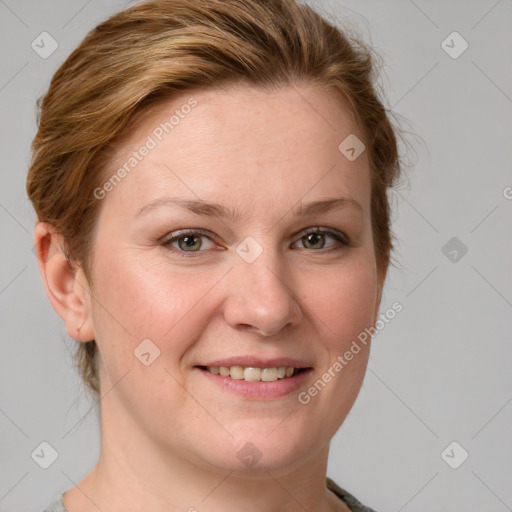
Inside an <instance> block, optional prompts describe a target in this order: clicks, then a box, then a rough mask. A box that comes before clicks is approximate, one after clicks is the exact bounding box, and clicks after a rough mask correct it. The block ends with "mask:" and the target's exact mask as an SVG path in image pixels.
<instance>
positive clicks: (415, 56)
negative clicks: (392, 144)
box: [0, 0, 512, 512]
mask: <svg viewBox="0 0 512 512" xmlns="http://www.w3.org/2000/svg"><path fill="white" fill-rule="evenodd" d="M132 3H133V2H122V1H120V0H109V1H100V0H89V1H69V0H67V1H65V0H45V1H44V2H42V1H37V0H30V1H29V0H23V1H17V2H15V1H14V0H0V27H1V30H0V38H1V44H0V61H1V75H0V119H1V134H0V145H1V151H0V156H1V187H0V226H1V232H0V233H1V234H0V236H1V246H0V247H1V252H2V264H1V267H0V308H1V309H0V311H1V312H0V315H1V317H0V329H1V358H0V365H1V374H0V379H1V381H0V382H1V396H0V430H1V446H0V450H1V452H0V460H1V463H0V510H1V511H2V512H6V511H11V510H18V511H20V512H36V511H39V510H41V509H42V508H43V507H45V506H46V505H48V504H49V503H50V502H51V501H52V500H53V499H54V498H55V497H56V495H57V494H58V493H59V492H61V491H63V490H66V489H68V488H70V487H72V486H73V485H74V483H76V482H78V481H79V480H80V479H82V478H83V476H85V474H86V473H87V472H88V471H89V470H90V469H91V468H92V466H93V465H94V464H95V462H96V460H97V457H98V455H99V429H98V416H97V414H96V412H95V410H94V408H93V409H91V406H92V403H91V402H90V401H87V400H86V399H85V398H84V396H83V395H81V394H80V389H81V388H80V386H79V380H78V377H77V375H76V373H75V372H74V370H73V369H72V365H71V361H70V358H69V355H68V352H69V351H70V349H71V347H72V343H74V342H73V341H72V340H70V339H69V338H68V337H67V336H66V333H65V331H64V328H63V325H62V322H61V320H60V318H59V317H58V316H57V315H56V313H55V312H54V311H53V309H52V307H51V305H50V303H49V301H48V300H47V297H46V294H45V292H44V289H43V285H42V282H41V278H40V275H39V271H38V267H37V263H36V258H35V256H34V253H33V251H32V246H33V241H32V240H33V239H32V230H33V225H34V221H35V215H34V212H33V209H32V206H31V204H30V203H29V201H28V199H27V197H26V194H25V179H26V173H27V169H28V163H29V155H30V143H31V140H32V138H33V137H34V135H35V132H36V117H35V113H36V110H35V102H36V99H37V98H38V97H39V96H40V95H41V94H43V93H44V92H45V91H46V89H47V87H48V84H49V80H50V78H51V76H52V75H53V73H54V72H55V71H56V69H57V68H58V66H59V65H60V63H61V62H62V61H64V59H65V58H66V57H67V56H68V55H69V53H70V52H71V50H72V49H74V48H75V47H76V46H77V45H78V44H79V42H80V41H81V40H82V38H83V37H84V36H85V34H86V33H87V31H88V30H90V29H91V28H92V27H93V26H95V25H96V24H98V23H99V22H100V21H102V20H103V19H104V18H106V17H107V16H108V15H110V14H112V13H114V12H116V11H119V10H121V9H123V8H125V7H127V6H128V5H130V4H132ZM309 3H311V4H312V5H314V6H316V7H317V8H318V9H319V10H320V11H321V12H322V13H324V14H325V15H326V16H328V17H329V18H330V19H331V20H334V21H335V22H336V23H339V24H341V25H342V26H348V27H350V29H351V30H356V31H357V32H358V33H359V34H360V36H361V37H362V38H363V39H364V40H365V41H366V42H369V43H371V44H372V45H373V46H374V48H375V50H376V51H377V52H378V53H379V54H380V55H381V56H382V58H383V61H384V67H383V69H382V73H381V76H382V85H383V87H384V90H385V94H386V99H385V102H386V106H387V107H388V108H389V109H390V110H392V111H393V112H394V113H396V114H397V115H399V116H403V118H405V119H406V120H408V121H409V123H408V124H407V125H406V128H407V129H409V130H410V131H412V132H413V133H415V134H416V135H417V137H412V138H410V140H411V142H412V143H413V146H414V147H415V152H412V151H410V152H409V153H408V155H409V157H408V158H409V160H410V163H411V164H412V165H411V167H410V169H409V170H408V171H407V174H408V176H409V178H408V183H407V184H406V186H404V187H402V188H401V189H399V190H397V191H395V192H393V193H392V204H393V207H394V209H395V210H394V215H393V231H394V232H395V234H396V236H397V238H398V240H399V242H398V245H397V251H396V252H395V254H394V258H395V261H396V262H397V266H396V267H391V268H390V271H389V277H388V279H387V281H386V286H385V290H384V296H383V301H382V306H381V310H382V311H385V310H387V309H388V308H389V307H390V306H391V304H393V303H394V302H395V301H398V302H400V303H401V304H402V305H403V310H402V311H401V312H400V313H399V314H398V315H396V317H395V318H394V319H393V320H392V321H391V322H389V323H388V324H387V325H386V327H385V328H384V329H382V331H380V332H379V334H377V335H376V337H375V339H374V342H373V346H372V353H371V358H370V363H369V368H368V372H367V376H366V379H365V382H364V384H363V387H362V390H361V393H360V395H359V398H358V400H357V402H356V404H355V406H354V408H353V409H352V411H351V413H350V415H349V416H348V418H347V420H346V421H345V423H344V424H343V426H342V427H341V428H340V430H339V431H338V433H337V434H336V436H335V437H334V439H333V441H332V449H331V456H330V461H329V468H328V475H329V476H330V477H331V478H333V479H334V480H335V481H336V482H337V483H339V484H340V485H342V486H343V487H345V488H346V489H348V490H349V491H350V492H352V493H353V494H355V495H356V496H357V497H358V498H359V499H360V500H361V501H363V503H365V504H367V505H369V506H372V507H374V508H375V509H377V510H378V511H379V512H382V511H397V512H398V511H405V512H414V511H417V512H420V511H427V510H428V511H429V512H436V511H452V512H457V511H461V512H462V511H464V512H471V511H482V510H485V511H486V512H494V511H495V512H502V511H503V512H505V511H507V510H512V438H511V436H510V432H511V431H512V429H511V426H512V403H511V401H512V372H511V363H512V358H511V355H512V344H511V334H510V333H511V327H512V322H511V308H512V286H511V285H512V272H511V261H512V258H511V253H512V250H511V249H512V237H511V224H512V223H511V219H512V217H511V209H512V200H511V197H512V188H511V187H512V173H511V161H512V138H511V136H512V123H511V121H512V115H511V114H512V80H511V78H512V73H511V71H512V59H511V55H512V32H511V31H510V26H511V21H512V2H511V1H510V0H501V1H495V0H492V1H491V0H489V1H487V0H478V1H476V0H472V1H462V0H461V1H453V0H452V1H447V0H443V1H441V0H438V1H433V0H415V1H412V0H411V1H408V0H385V1H384V0H340V1H334V0H333V1H330V2H329V1H327V0H325V1H311V2H309ZM42 32H47V33H48V34H49V35H50V36H51V38H52V39H53V40H54V41H55V43H53V42H52V40H51V39H46V41H47V42H48V44H45V48H46V50H45V51H47V52H49V51H51V50H52V46H51V45H52V44H53V45H55V44H57V45H58V47H56V49H55V51H53V53H51V55H44V52H42V49H41V48H39V51H36V50H35V49H33V47H34V46H35V45H33V41H36V42H37V41H40V38H41V37H46V38H48V36H47V35H44V36H41V33H42ZM454 32H456V34H454ZM466 46H467V48H466ZM36 48H37V47H36ZM41 53H43V55H41ZM43 57H45V58H43ZM42 442H47V443H49V444H50V445H51V446H52V447H54V449H55V450H56V451H57V454H58V458H57V459H56V460H55V462H54V463H53V464H52V465H51V466H50V467H49V468H47V469H43V468H41V467H40V466H39V465H38V464H37V463H36V462H35V460H34V459H33V457H32V455H31V454H32V453H33V452H34V450H36V449H38V448H39V447H40V446H41V443H42ZM454 443H455V444H454ZM43 446H46V445H43ZM466 456H467V458H466V459H465V460H464V458H465V457H466Z"/></svg>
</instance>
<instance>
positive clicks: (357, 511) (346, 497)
mask: <svg viewBox="0 0 512 512" xmlns="http://www.w3.org/2000/svg"><path fill="white" fill-rule="evenodd" d="M327 489H329V490H330V491H332V492H333V493H334V494H336V496H338V497H339V498H340V499H341V500H342V501H344V502H345V503H346V504H347V506H348V508H350V510H351V511H352V512H376V511H375V510H373V509H372V508H370V507H366V506H365V505H363V504H362V503H361V502H360V501H359V500H358V499H357V498H356V497H355V496H353V495H352V494H350V493H349V492H348V491H345V489H342V488H341V487H340V486H339V485H338V484H336V483H335V482H334V481H333V480H331V479H330V478H329V477H327Z"/></svg>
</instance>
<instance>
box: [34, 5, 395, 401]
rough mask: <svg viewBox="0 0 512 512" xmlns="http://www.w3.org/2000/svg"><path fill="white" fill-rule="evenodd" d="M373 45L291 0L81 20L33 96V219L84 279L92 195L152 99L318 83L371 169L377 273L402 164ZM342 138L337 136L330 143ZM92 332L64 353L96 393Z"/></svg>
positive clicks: (140, 10)
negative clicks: (70, 45)
mask: <svg viewBox="0 0 512 512" xmlns="http://www.w3.org/2000/svg"><path fill="white" fill-rule="evenodd" d="M376 78H377V77H376V73H375V64H374V52H373V51H372V50H371V49H370V48H368V47H365V45H363V44H361V43H360V42H359V41H357V39H355V38H353V37H349V36H348V35H346V34H344V33H342V32H341V31H340V29H338V28H336V27H335V26H334V25H332V24H331V23H329V22H328V21H326V20H325V19H324V18H322V17H321V16H320V15H319V14H317V13H316V12H315V11H313V10H312V9H311V8H310V7H308V6H306V5H299V4H297V3H296V2H295V1H293V0H194V1H190V0H156V1H146V2H143V3H140V4H138V5H135V6H133V7H131V8H129V9H126V10H124V11H122V12H119V13H118V14H115V15H114V16H112V17H111V18H109V19H107V20H106V21H104V22H102V23H101V24H100V25H98V26H97V27H96V28H94V29H93V30H91V31H90V32H89V33H88V35H87V36H86V38H85V39H84V40H83V42H82V43H81V44H80V46H79V47H78V48H76V49H75V50H74V51H73V52H72V53H71V55H70V56H69V57H68V58H67V60H66V61H65V62H64V63H63V64H62V65H61V66H60V68H59V69H58V70H57V72H56V73H55V75H54V76H53V79H52V81H51V84H50V87H49V90H48V92H47V94H46V95H45V96H44V97H42V98H40V99H39V100H38V107H39V113H38V126H39V129H38V132H37V134H36V137H35V138H34V141H33V143H32V161H31V166H30V170H29V173H28V177H27V193H28V196H29V198H30V200H31V201H32V203H33V205H34V208H35V210H36V213H37V217H38V219H39V220H40V221H45V222H48V223H50V224H52V225H53V226H54V227H55V228H56V229H57V231H58V232H59V233H60V234H61V235H62V236H63V239H64V240H65V247H64V250H65V252H66V253H67V255H68V256H69V257H70V258H71V260H72V261H74V262H77V263H79V264H80V265H81V266H82V268H83V271H84V273H85V276H86V277H87V279H88V280H89V283H91V279H90V277H91V266H90V264H91V260H90V258H91V254H92V249H93V242H94V229H95V223H96V220H97V217H98V213H99V207H100V201H99V200H98V199H97V198H96V197H95V195H94V193H93V191H94V190H95V189H96V188H97V187H99V186H101V184H102V183H104V181H105V174H106V173H105V171H106V164H107V163H108V160H109V158H110V157H111V156H112V154H113V148H115V143H117V142H119V141H120V140H122V138H123V136H124V135H125V134H126V131H127V129H128V128H129V127H130V126H131V125H132V124H133V123H134V122H135V120H136V119H137V118H138V117H139V116H140V115H142V114H143V113H144V112H147V111H148V109H149V108H150V107H153V106H154V105H155V104H156V103H157V102H160V101H162V100H164V99H166V98H171V97H172V96H173V95H176V94H178V93H180V92H182V91H187V90H191V89H194V88H207V87H219V86H222V84H226V83H227V84H229V83H238V82H241V83H247V84H248V85H254V86H257V87H263V88H276V87H281V86H286V85H296V84H300V83H305V84H311V85H313V86H317V87H321V88H323V89H328V90H330V91H332V92H333V93H335V94H337V95H339V97H340V98H343V100H344V101H345V102H347V103H348V105H350V107H351V109H352V111H353V114H354V115H355V118H356V120H357V122H358V124H359V126H360V127H361V129H362V131H363V134H364V143H365V145H366V151H367V154H368V158H369V161H370V164H371V169H372V196H371V197H372V198H371V220H372V230H373V238H374V244H375V254H376V259H377V264H378V269H379V272H380V273H381V275H383V276H385V275H386V272H387V267H388V265H389V262H390V252H391V249H392V248H393V243H392V239H393V238H394V236H393V235H392V233H391V230H390V208H389V202H388V197H387V190H388V188H389V187H392V186H393V185H394V184H395V183H396V181H397V179H398V177H399V174H400V159H399V156H398V149H397V138H396V135H397V133H398V132H397V131H396V128H394V127H393V126H392V124H391V123H390V120H389V118H388V113H387V112H386V109H385V108H384V106H383V105H382V103H381V101H380V100H379V97H378V94H377V92H376V87H375V85H376ZM340 142H341V141H340ZM96 351H97V350H96V344H95V341H94V340H93V341H89V342H85V343H84V342H80V343H78V346H77V351H76V354H75V356H74V358H75V364H76V366H77V367H78V369H79V372H80V375H81V377H82V379H83V382H84V383H85V384H86V386H87V387H88V388H89V391H92V392H93V394H94V395H96V394H97V393H99V385H98V375H97V368H96V364H95V356H96Z"/></svg>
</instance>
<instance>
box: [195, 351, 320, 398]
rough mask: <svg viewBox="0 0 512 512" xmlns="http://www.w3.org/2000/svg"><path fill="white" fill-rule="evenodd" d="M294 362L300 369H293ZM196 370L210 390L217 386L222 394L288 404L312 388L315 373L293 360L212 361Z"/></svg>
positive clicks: (305, 365)
mask: <svg viewBox="0 0 512 512" xmlns="http://www.w3.org/2000/svg"><path fill="white" fill-rule="evenodd" d="M233 359H234V358H233ZM241 359H242V360H241ZM293 362H295V365H296V366H292V363H293ZM221 363H224V364H221ZM242 365H243V366H242ZM270 365H272V366H270ZM299 365H300V366H299ZM194 368H195V370H196V371H197V372H199V374H200V375H202V376H204V377H203V378H205V379H206V381H205V382H206V383H207V385H208V386H211V385H213V386H215V387H216V388H217V389H220V390H221V391H222V392H225V393H229V394H234V395H236V396H238V397H240V398H243V399H244V400H252V401H265V402H267V403H268V400H277V399H282V400H284V399H287V397H291V396H294V393H296V392H298V390H299V389H300V388H301V387H303V386H306V385H307V384H308V382H309V381H310V380H311V376H312V374H313V371H314V370H313V367H312V366H308V365H307V364H306V363H305V364H302V362H299V361H293V360H290V359H285V360H283V359H279V360H275V361H261V360H257V359H254V358H245V360H244V358H236V361H235V360H229V359H228V360H224V361H215V362H213V361H212V363H211V364H208V365H197V366H195V367H194Z"/></svg>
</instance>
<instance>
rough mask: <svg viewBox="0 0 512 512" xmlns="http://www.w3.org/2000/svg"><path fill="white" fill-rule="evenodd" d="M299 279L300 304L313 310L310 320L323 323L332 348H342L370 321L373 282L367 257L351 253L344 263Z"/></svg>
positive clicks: (372, 265)
mask: <svg viewBox="0 0 512 512" xmlns="http://www.w3.org/2000/svg"><path fill="white" fill-rule="evenodd" d="M302 279H303V285H302V289H303V290H304V303H305V304H306V305H307V306H308V307H309V308H310V309H311V310H312V311H313V313H314V315H313V321H314V322H315V323H316V324H318V325H319V326H322V325H323V331H325V334H326V339H328V340H330V344H331V345H332V347H333V348H338V349H340V350H341V349H343V346H344V345H345V344H346V343H347V342H349V343H350V340H352V339H356V338H357V336H358V334H359V333H360V332H362V331H364V329H365V328H367V327H368V326H370V325H371V323H372V322H373V320H374V316H375V314H376V311H375V307H376V297H377V295H376V293H377V281H376V275H375V266H374V264H373V262H372V259H371V257H367V258H364V257H361V258H358V257H357V256H355V257H353V258H351V259H350V262H347V264H344V265H342V266H339V267H334V266H333V267H331V268H329V269H326V268H324V269H322V270H319V271H316V274H311V273H308V275H305V276H303V277H302ZM319 283H321V284H319Z"/></svg>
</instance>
